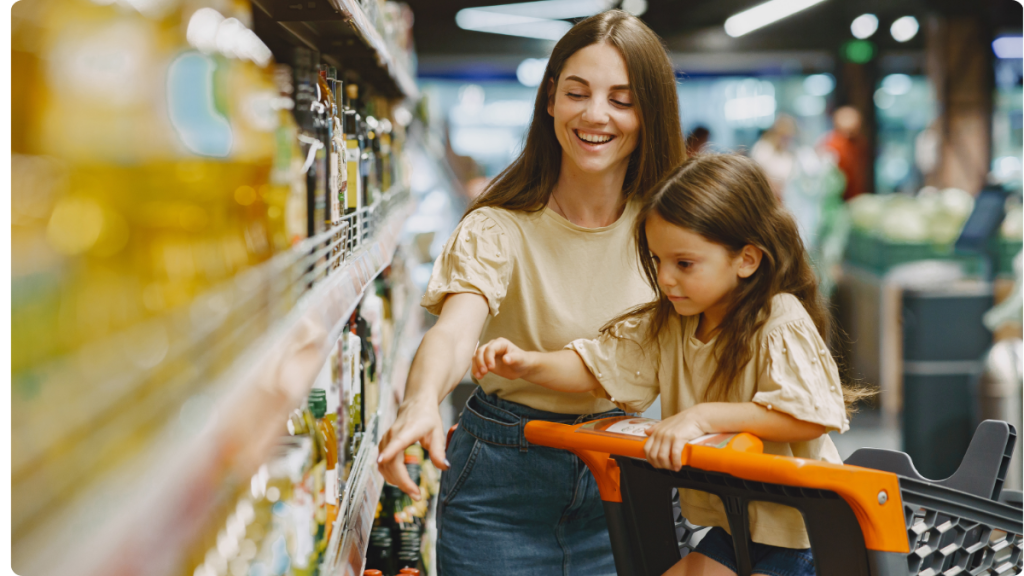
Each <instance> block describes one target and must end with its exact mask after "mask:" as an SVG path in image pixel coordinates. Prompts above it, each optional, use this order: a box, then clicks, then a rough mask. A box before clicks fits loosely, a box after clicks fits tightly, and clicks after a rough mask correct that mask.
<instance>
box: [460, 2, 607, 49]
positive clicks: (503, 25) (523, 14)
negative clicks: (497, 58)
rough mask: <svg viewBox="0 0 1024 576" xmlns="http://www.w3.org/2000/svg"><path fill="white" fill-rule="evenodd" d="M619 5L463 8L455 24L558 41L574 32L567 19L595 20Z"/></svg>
mask: <svg viewBox="0 0 1024 576" xmlns="http://www.w3.org/2000/svg"><path fill="white" fill-rule="evenodd" d="M614 5H615V0H542V1H540V2H519V3H516V4H499V5H496V6H480V7H477V8H463V9H462V10H459V11H458V13H457V14H455V23H456V24H458V26H459V28H462V29H463V30H473V31H475V32H488V33H490V34H505V35H508V36H522V37H526V38H538V39H540V40H558V39H559V38H561V37H562V36H564V35H565V33H566V32H568V31H569V29H570V28H572V24H570V23H568V22H565V21H563V20H562V19H563V18H582V17H585V16H593V15H594V14H597V13H599V12H603V11H605V10H607V9H609V8H611V7H612V6H614Z"/></svg>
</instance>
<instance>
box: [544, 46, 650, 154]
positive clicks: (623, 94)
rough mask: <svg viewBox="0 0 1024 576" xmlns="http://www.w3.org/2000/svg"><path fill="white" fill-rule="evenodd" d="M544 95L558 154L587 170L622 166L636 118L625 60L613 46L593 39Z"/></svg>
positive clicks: (634, 140)
mask: <svg viewBox="0 0 1024 576" xmlns="http://www.w3.org/2000/svg"><path fill="white" fill-rule="evenodd" d="M550 89H551V90H553V92H552V93H551V95H550V97H549V98H548V114H550V115H551V116H552V118H554V125H555V136H556V137H557V138H558V142H559V144H561V145H562V157H563V159H568V160H569V161H571V162H572V163H574V164H575V165H576V166H577V167H578V168H579V169H580V170H582V171H584V172H588V173H601V172H606V171H609V170H616V169H620V170H623V171H625V169H626V166H627V165H628V163H629V156H630V154H632V153H633V150H634V149H636V144H637V139H638V136H639V133H640V119H639V118H638V117H637V114H636V109H635V108H634V100H633V94H632V92H631V91H630V88H629V74H628V73H627V72H626V61H625V60H623V58H622V54H620V53H619V51H618V49H616V48H615V47H614V46H611V45H609V44H606V43H604V42H602V43H599V44H591V45H590V46H587V47H586V48H582V49H580V50H579V51H577V52H576V53H575V54H573V55H572V56H570V57H569V59H568V60H566V62H565V66H564V67H563V68H562V73H561V75H559V77H558V85H557V86H554V85H553V82H552V86H550Z"/></svg>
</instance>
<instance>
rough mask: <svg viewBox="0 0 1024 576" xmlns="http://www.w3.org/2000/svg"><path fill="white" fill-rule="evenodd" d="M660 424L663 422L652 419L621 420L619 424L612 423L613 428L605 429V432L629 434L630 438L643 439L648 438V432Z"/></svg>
mask: <svg viewBox="0 0 1024 576" xmlns="http://www.w3.org/2000/svg"><path fill="white" fill-rule="evenodd" d="M658 422H661V420H652V419H651V418H627V419H625V420H619V421H618V422H614V423H612V425H611V426H608V427H607V428H605V432H614V433H616V434H627V435H629V436H640V437H641V438H646V437H647V430H648V429H650V428H651V427H652V426H654V425H655V424H657V423H658Z"/></svg>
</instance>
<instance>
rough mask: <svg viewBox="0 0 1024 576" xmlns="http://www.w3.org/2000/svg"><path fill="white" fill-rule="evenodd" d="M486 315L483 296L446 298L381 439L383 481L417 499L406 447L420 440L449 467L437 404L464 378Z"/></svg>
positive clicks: (432, 456) (440, 465) (436, 460)
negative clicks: (393, 418)
mask: <svg viewBox="0 0 1024 576" xmlns="http://www.w3.org/2000/svg"><path fill="white" fill-rule="evenodd" d="M488 314H489V309H488V306H487V299H486V298H484V297H483V296H480V295H479V294H471V293H460V294H449V295H448V297H447V298H446V299H445V301H444V305H443V307H442V308H441V315H440V316H439V317H438V319H437V324H434V326H433V327H432V328H431V329H430V330H428V331H427V333H426V334H425V335H424V336H423V341H422V342H420V347H419V349H418V350H417V351H416V357H415V358H413V361H412V367H411V368H410V369H409V379H408V381H407V383H406V389H405V398H404V399H403V401H402V405H401V406H399V408H398V416H397V418H395V423H394V424H392V425H391V428H390V429H388V431H387V432H385V433H384V436H383V437H382V438H381V440H380V444H379V447H380V457H379V458H378V459H377V467H378V468H379V469H380V472H381V474H383V475H384V479H385V480H387V481H388V482H390V483H392V484H394V485H395V486H398V487H399V488H401V489H402V490H403V491H404V492H405V493H407V494H409V495H410V496H412V497H413V498H415V499H417V500H418V499H419V498H420V491H419V487H418V486H416V484H414V483H413V481H412V479H410V478H409V472H408V471H407V470H406V468H405V460H404V453H405V449H406V448H408V447H409V446H411V445H413V444H415V443H416V442H419V443H420V444H421V445H422V446H423V448H425V449H426V450H427V452H429V454H430V459H431V461H433V463H434V466H436V467H437V468H438V469H440V470H447V469H448V464H447V462H448V461H447V460H446V458H445V436H446V435H445V430H443V424H442V423H441V412H440V409H439V408H438V406H439V405H440V403H441V400H443V399H444V397H445V396H447V395H448V394H449V393H450V392H451V391H452V390H454V389H455V386H456V385H457V384H458V383H459V381H460V380H462V377H463V376H464V375H465V374H466V370H467V369H468V368H469V365H470V361H471V359H472V357H473V350H475V349H476V345H477V341H478V340H479V339H480V333H481V332H482V331H483V328H484V322H485V321H486V320H487V315H488Z"/></svg>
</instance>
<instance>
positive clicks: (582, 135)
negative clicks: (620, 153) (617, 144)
mask: <svg viewBox="0 0 1024 576" xmlns="http://www.w3.org/2000/svg"><path fill="white" fill-rule="evenodd" d="M573 133H574V134H576V138H578V139H579V140H581V141H583V142H584V143H585V144H587V145H588V146H589V147H593V148H595V149H600V146H601V145H602V144H607V143H609V142H611V141H612V140H613V139H614V138H615V136H613V135H611V134H607V133H604V132H592V131H588V130H580V129H579V128H576V129H574V130H573Z"/></svg>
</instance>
